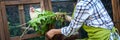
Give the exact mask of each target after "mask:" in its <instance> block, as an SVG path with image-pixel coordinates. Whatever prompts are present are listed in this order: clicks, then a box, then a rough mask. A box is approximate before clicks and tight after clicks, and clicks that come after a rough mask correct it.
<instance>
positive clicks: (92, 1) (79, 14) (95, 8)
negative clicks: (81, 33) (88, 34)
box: [61, 0, 114, 36]
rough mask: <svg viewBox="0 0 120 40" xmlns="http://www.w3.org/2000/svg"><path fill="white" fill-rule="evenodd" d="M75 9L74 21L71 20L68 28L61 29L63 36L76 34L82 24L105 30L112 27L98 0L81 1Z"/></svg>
mask: <svg viewBox="0 0 120 40" xmlns="http://www.w3.org/2000/svg"><path fill="white" fill-rule="evenodd" d="M75 8H76V9H75V12H74V19H73V20H71V22H70V24H69V26H66V27H63V28H61V33H62V34H64V35H65V36H71V35H72V34H74V33H76V32H77V31H78V30H79V28H80V27H81V26H82V24H83V23H84V24H86V25H88V26H94V27H100V28H106V29H112V27H113V26H114V24H113V22H112V20H111V18H110V16H109V15H108V12H107V11H106V9H105V7H104V6H103V4H102V2H101V1H100V0H81V1H79V2H78V3H77V4H76V7H75Z"/></svg>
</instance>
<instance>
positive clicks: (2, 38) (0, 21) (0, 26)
mask: <svg viewBox="0 0 120 40" xmlns="http://www.w3.org/2000/svg"><path fill="white" fill-rule="evenodd" d="M1 11H2V8H1V2H0V40H5V34H4V29H3V19H2V12H1Z"/></svg>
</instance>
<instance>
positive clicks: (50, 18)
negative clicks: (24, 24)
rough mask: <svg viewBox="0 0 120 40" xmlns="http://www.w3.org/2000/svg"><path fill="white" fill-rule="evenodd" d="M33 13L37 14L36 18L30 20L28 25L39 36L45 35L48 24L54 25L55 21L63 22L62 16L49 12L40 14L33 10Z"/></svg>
mask: <svg viewBox="0 0 120 40" xmlns="http://www.w3.org/2000/svg"><path fill="white" fill-rule="evenodd" d="M35 13H37V14H38V15H37V18H34V19H32V20H30V21H29V22H28V23H29V24H30V26H32V28H34V30H35V31H37V32H38V33H40V34H45V32H46V31H47V30H48V27H49V25H50V24H54V23H55V22H56V21H60V22H63V21H64V18H63V14H55V13H53V12H51V11H42V12H40V11H37V10H35Z"/></svg>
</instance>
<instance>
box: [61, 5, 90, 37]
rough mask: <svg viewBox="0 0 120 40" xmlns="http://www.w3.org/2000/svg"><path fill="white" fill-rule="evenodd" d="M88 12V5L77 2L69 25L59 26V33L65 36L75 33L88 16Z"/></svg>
mask: <svg viewBox="0 0 120 40" xmlns="http://www.w3.org/2000/svg"><path fill="white" fill-rule="evenodd" d="M88 12H89V6H87V4H86V5H81V4H79V3H77V5H76V9H75V12H74V19H72V20H71V22H70V24H69V26H66V27H63V28H61V33H62V34H63V35H65V36H67V37H69V36H71V35H72V34H74V33H76V32H77V31H78V30H79V28H80V27H81V26H82V24H83V23H84V21H85V20H86V19H87V18H88V17H89V16H90V14H89V13H88Z"/></svg>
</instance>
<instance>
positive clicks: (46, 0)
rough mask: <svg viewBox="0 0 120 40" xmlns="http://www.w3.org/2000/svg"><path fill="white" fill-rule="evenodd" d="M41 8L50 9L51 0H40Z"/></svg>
mask: <svg viewBox="0 0 120 40" xmlns="http://www.w3.org/2000/svg"><path fill="white" fill-rule="evenodd" d="M41 8H42V10H49V11H52V5H51V0H41Z"/></svg>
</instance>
